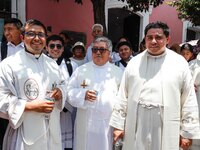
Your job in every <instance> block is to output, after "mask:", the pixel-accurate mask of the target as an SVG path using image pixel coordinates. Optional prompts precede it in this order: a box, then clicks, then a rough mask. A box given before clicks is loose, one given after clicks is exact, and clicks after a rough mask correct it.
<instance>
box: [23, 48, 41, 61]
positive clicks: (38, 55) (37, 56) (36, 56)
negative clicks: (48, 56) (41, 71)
mask: <svg viewBox="0 0 200 150" xmlns="http://www.w3.org/2000/svg"><path fill="white" fill-rule="evenodd" d="M25 51H26V52H27V53H29V54H32V55H33V56H35V58H36V59H38V58H39V57H40V56H41V54H42V52H41V53H40V54H33V53H31V52H29V51H28V50H27V49H26V47H25Z"/></svg>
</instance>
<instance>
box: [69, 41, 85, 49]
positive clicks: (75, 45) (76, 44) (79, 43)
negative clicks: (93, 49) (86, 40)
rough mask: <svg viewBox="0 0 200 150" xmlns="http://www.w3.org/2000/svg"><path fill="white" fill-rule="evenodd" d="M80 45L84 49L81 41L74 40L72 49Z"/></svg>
mask: <svg viewBox="0 0 200 150" xmlns="http://www.w3.org/2000/svg"><path fill="white" fill-rule="evenodd" d="M78 46H79V47H81V48H82V49H83V50H84V51H85V45H84V44H83V43H82V42H80V41H78V42H76V43H75V44H74V45H73V47H72V51H74V49H75V48H76V47H78Z"/></svg>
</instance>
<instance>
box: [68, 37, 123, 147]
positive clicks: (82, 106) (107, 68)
mask: <svg viewBox="0 0 200 150" xmlns="http://www.w3.org/2000/svg"><path fill="white" fill-rule="evenodd" d="M111 50H112V44H111V41H110V40H109V39H108V38H106V37H99V38H97V39H96V40H95V41H94V43H93V44H92V59H93V61H91V62H89V63H86V64H84V65H82V66H80V67H78V68H77V69H76V70H75V72H74V73H73V74H72V76H71V79H70V80H69V84H68V96H69V102H70V103H71V104H72V105H73V106H74V107H77V115H76V120H75V137H74V150H112V144H113V140H112V130H111V127H110V126H109V120H110V116H111V113H112V109H113V105H114V103H115V101H116V93H117V91H118V87H119V85H120V81H121V77H122V70H121V69H120V68H118V67H117V66H115V65H113V64H111V63H110V62H109V58H110V52H111Z"/></svg>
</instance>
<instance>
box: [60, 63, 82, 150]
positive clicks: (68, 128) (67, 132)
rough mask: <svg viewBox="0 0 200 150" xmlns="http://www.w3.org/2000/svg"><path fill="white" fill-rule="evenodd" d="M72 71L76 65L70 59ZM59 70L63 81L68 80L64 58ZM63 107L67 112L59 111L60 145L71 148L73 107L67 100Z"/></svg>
mask: <svg viewBox="0 0 200 150" xmlns="http://www.w3.org/2000/svg"><path fill="white" fill-rule="evenodd" d="M70 63H71V65H72V69H73V71H74V70H75V69H76V68H77V67H78V65H77V64H76V63H75V62H73V61H71V62H70ZM60 70H61V71H62V73H63V76H64V79H65V81H67V82H68V80H69V77H70V75H69V72H68V69H67V66H66V62H65V60H63V61H62V62H61V64H60ZM65 108H66V110H67V112H65V111H61V113H60V125H61V134H62V147H63V149H65V148H72V142H73V122H72V113H73V111H74V108H73V106H72V105H70V104H69V103H68V102H67V101H66V102H65Z"/></svg>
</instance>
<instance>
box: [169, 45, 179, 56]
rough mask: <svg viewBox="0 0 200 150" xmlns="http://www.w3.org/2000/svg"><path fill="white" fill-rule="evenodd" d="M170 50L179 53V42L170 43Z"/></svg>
mask: <svg viewBox="0 0 200 150" xmlns="http://www.w3.org/2000/svg"><path fill="white" fill-rule="evenodd" d="M169 49H170V50H173V51H174V52H176V53H177V54H180V53H181V47H180V46H179V44H177V43H174V44H172V46H171V47H170V48H169Z"/></svg>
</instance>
